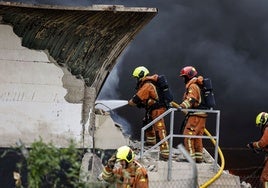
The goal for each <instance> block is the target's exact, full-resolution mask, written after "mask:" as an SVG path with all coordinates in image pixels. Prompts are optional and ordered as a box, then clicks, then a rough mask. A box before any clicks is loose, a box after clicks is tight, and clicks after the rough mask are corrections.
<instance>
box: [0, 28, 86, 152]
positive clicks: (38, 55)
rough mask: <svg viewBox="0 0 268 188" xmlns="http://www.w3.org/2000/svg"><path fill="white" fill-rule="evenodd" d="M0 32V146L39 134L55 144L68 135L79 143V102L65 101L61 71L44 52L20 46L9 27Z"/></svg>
mask: <svg viewBox="0 0 268 188" xmlns="http://www.w3.org/2000/svg"><path fill="white" fill-rule="evenodd" d="M0 31H1V32H0V41H1V42H0V130H1V131H0V145H1V146H0V147H8V146H10V145H14V144H15V143H16V141H18V140H19V139H21V140H22V142H24V143H25V144H26V145H29V144H30V143H32V142H33V141H34V140H36V139H37V140H38V139H39V138H40V137H41V138H42V139H43V140H44V141H46V142H50V141H53V142H54V143H55V144H56V145H59V146H65V145H66V144H68V143H69V141H68V139H69V138H73V139H75V140H76V141H77V142H78V143H79V144H83V138H82V132H83V129H82V125H81V124H80V121H81V108H82V103H75V104H73V103H69V102H67V101H66V100H65V96H67V90H66V89H65V88H64V87H63V82H62V78H63V76H64V73H63V70H62V69H61V68H60V67H57V66H56V65H55V64H54V63H52V62H51V61H50V60H49V58H48V56H47V55H46V53H45V52H44V51H36V50H31V49H27V48H25V47H22V46H21V39H20V38H18V37H17V36H16V35H15V34H14V33H13V30H12V27H11V26H8V25H0ZM65 76H66V74H65ZM68 77H69V78H70V77H72V76H71V75H68ZM81 82H82V81H81ZM66 83H68V81H66ZM66 83H65V85H66ZM86 132H87V129H85V133H86ZM88 140H91V139H88ZM84 144H86V145H88V146H89V147H90V145H91V143H90V141H87V143H84Z"/></svg>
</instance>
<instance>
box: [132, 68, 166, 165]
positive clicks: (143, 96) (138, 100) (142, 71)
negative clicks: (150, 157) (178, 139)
mask: <svg viewBox="0 0 268 188" xmlns="http://www.w3.org/2000/svg"><path fill="white" fill-rule="evenodd" d="M132 76H133V77H134V78H136V79H137V85H136V89H137V91H136V94H135V95H134V96H133V97H132V98H131V99H130V100H129V101H128V104H129V105H130V106H137V107H138V108H144V109H145V117H144V119H143V124H144V126H145V125H147V124H148V123H150V122H151V121H152V120H154V119H156V118H157V117H159V116H160V115H161V114H163V113H164V112H165V111H166V110H167V108H166V106H165V105H163V104H160V102H159V96H158V93H157V88H156V86H155V83H156V82H157V79H158V74H153V75H151V76H150V75H149V70H148V69H147V68H146V67H144V66H139V67H137V68H135V69H134V71H133V73H132ZM145 136H146V144H147V145H148V146H153V145H155V144H156V136H158V137H159V139H160V140H163V139H164V138H165V137H166V125H165V121H164V119H163V118H162V119H160V120H159V121H157V122H156V123H155V124H154V125H153V126H151V127H150V128H148V129H147V130H146V132H145ZM168 157H169V145H168V142H167V141H165V142H163V143H162V144H161V145H160V158H161V159H162V160H167V159H168Z"/></svg>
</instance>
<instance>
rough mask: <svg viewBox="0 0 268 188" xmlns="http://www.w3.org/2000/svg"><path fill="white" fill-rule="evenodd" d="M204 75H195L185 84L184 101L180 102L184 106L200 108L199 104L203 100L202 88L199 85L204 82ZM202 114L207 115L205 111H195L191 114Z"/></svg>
mask: <svg viewBox="0 0 268 188" xmlns="http://www.w3.org/2000/svg"><path fill="white" fill-rule="evenodd" d="M203 79H204V78H203V77H202V76H198V77H193V78H192V79H191V80H189V82H188V83H187V84H186V85H185V93H184V95H183V101H182V103H181V104H180V106H181V107H182V108H191V109H198V107H199V105H200V104H201V102H202V96H201V90H200V87H199V86H202V84H203ZM194 114H196V115H200V116H203V117H206V116H207V115H206V113H204V112H194V113H192V114H190V115H194Z"/></svg>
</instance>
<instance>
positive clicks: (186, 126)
mask: <svg viewBox="0 0 268 188" xmlns="http://www.w3.org/2000/svg"><path fill="white" fill-rule="evenodd" d="M180 77H182V78H183V80H184V84H185V93H184V95H183V99H182V102H181V103H180V104H179V106H180V108H186V109H187V108H190V109H198V108H199V107H200V105H201V102H202V101H201V100H202V97H201V90H200V87H199V86H201V85H202V83H203V77H202V76H197V71H196V69H195V68H194V67H193V66H186V67H184V68H183V69H181V71H180ZM206 118H207V114H206V113H204V112H200V111H195V112H187V113H185V119H184V121H183V125H182V131H183V135H187V136H189V135H191V136H193V135H197V136H203V134H204V130H205V125H206ZM184 146H185V148H186V150H187V151H188V152H189V154H190V156H191V157H192V158H193V160H194V161H196V163H201V162H202V161H203V142H202V138H190V137H185V138H184Z"/></svg>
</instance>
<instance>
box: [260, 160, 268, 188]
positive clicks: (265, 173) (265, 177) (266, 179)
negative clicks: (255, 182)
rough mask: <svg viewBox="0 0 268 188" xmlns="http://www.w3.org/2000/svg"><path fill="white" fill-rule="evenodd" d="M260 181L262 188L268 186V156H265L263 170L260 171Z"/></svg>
mask: <svg viewBox="0 0 268 188" xmlns="http://www.w3.org/2000/svg"><path fill="white" fill-rule="evenodd" d="M260 181H261V183H262V186H263V188H268V157H267V156H266V157H265V162H264V166H263V170H262V173H261V177H260Z"/></svg>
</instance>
